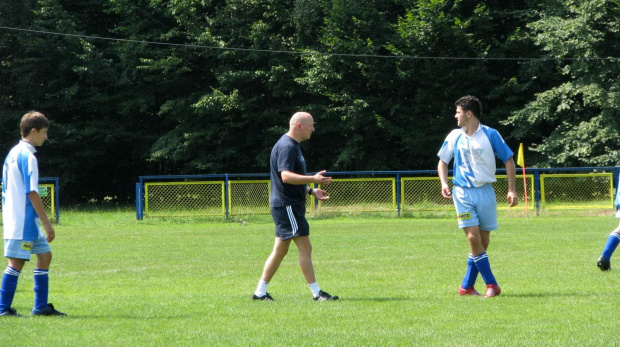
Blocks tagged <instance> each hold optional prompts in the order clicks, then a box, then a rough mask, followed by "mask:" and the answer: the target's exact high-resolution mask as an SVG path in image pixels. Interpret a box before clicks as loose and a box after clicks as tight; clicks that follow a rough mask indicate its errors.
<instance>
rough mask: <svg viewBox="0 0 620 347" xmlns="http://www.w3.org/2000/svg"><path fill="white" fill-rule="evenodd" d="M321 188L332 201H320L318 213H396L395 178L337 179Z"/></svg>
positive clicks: (317, 206)
mask: <svg viewBox="0 0 620 347" xmlns="http://www.w3.org/2000/svg"><path fill="white" fill-rule="evenodd" d="M319 188H321V189H324V190H325V191H327V195H329V196H330V199H329V200H324V201H318V203H317V205H316V208H317V212H385V211H388V212H389V211H391V212H395V211H396V179H395V178H338V179H336V178H335V179H333V180H332V182H331V183H330V184H329V185H326V186H324V187H323V186H319ZM314 200H315V199H312V201H314Z"/></svg>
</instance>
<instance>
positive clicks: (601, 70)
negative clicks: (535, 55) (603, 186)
mask: <svg viewBox="0 0 620 347" xmlns="http://www.w3.org/2000/svg"><path fill="white" fill-rule="evenodd" d="M619 11H620V6H619V3H618V2H617V1H602V0H586V1H572V0H567V1H550V2H549V4H548V6H547V7H545V8H544V9H543V10H542V11H541V13H540V18H539V19H538V20H536V21H533V22H531V23H530V24H529V25H528V29H529V31H530V33H531V35H532V40H533V42H534V43H535V44H536V45H537V46H539V47H540V49H541V50H542V52H544V58H546V59H545V60H543V61H538V60H537V61H533V62H531V63H528V64H524V66H523V74H524V75H526V76H528V80H527V81H526V82H525V83H523V84H524V85H528V84H532V83H539V84H540V83H541V82H534V81H535V80H536V79H541V77H543V76H545V77H546V76H552V77H551V78H550V79H549V81H548V82H546V83H545V82H542V83H543V84H548V85H549V86H548V88H545V89H543V90H541V91H540V92H538V93H537V94H536V95H535V96H534V97H533V98H532V100H531V101H530V102H528V103H527V104H526V105H525V107H523V108H522V109H520V110H518V111H516V112H515V113H514V115H513V116H512V117H510V118H509V119H508V121H507V122H506V124H507V125H510V126H512V127H513V128H514V137H515V138H516V139H528V140H529V141H527V142H529V143H530V146H529V147H530V149H531V150H532V151H533V152H535V153H537V154H538V155H537V156H536V157H534V158H535V161H534V162H531V164H530V165H532V164H534V165H537V166H583V165H592V166H607V165H612V166H613V165H618V163H619V159H620V136H618V135H619V133H618V129H619V125H620V121H619V120H618V119H619V116H620V113H619V111H620V104H619V102H620V94H618V93H619V91H620V84H619V83H620V82H619V73H620V67H619V66H618V61H617V60H616V59H605V58H608V57H614V56H615V55H617V52H618V48H619V47H618V39H619V38H620V37H619V29H620V23H619V20H618V18H620V17H619V14H620V12H619ZM599 58H603V59H602V60H601V59H599ZM549 82H550V83H549ZM527 142H526V143H527Z"/></svg>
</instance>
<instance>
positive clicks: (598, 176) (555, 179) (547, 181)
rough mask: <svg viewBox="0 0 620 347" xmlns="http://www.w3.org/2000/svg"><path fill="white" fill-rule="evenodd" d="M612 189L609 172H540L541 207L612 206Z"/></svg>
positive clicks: (578, 207)
mask: <svg viewBox="0 0 620 347" xmlns="http://www.w3.org/2000/svg"><path fill="white" fill-rule="evenodd" d="M613 191H614V185H613V176H612V174H611V173H588V174H541V175H540V195H541V205H542V208H543V209H584V208H612V207H613V205H614V194H613Z"/></svg>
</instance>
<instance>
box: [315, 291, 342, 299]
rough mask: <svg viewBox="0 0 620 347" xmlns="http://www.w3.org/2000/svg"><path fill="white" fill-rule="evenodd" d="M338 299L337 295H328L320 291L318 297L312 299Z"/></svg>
mask: <svg viewBox="0 0 620 347" xmlns="http://www.w3.org/2000/svg"><path fill="white" fill-rule="evenodd" d="M338 299H339V298H338V296H337V295H329V293H327V292H324V291H322V290H321V291H320V292H319V295H317V296H315V297H314V298H313V300H314V301H336V300H338Z"/></svg>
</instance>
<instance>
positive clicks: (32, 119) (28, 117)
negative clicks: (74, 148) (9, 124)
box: [19, 111, 50, 137]
mask: <svg viewBox="0 0 620 347" xmlns="http://www.w3.org/2000/svg"><path fill="white" fill-rule="evenodd" d="M49 127H50V123H49V121H48V120H47V118H45V116H44V115H43V113H41V112H37V111H30V112H28V113H26V114H25V115H24V116H23V117H22V121H21V122H20V123H19V130H20V132H21V134H22V137H26V136H28V135H30V132H31V131H32V129H37V131H39V130H41V129H43V128H49Z"/></svg>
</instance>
